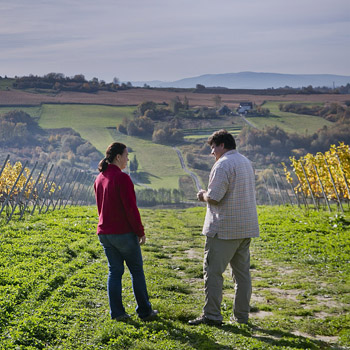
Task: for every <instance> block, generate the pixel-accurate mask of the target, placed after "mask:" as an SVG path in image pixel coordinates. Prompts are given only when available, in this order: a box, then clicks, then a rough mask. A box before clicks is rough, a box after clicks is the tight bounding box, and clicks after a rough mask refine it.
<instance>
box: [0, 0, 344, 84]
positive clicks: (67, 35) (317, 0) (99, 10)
mask: <svg viewBox="0 0 350 350" xmlns="http://www.w3.org/2000/svg"><path fill="white" fill-rule="evenodd" d="M349 62H350V0H0V76H4V75H7V76H9V77H13V76H15V75H17V76H23V75H29V74H34V75H44V74H47V73H50V72H56V73H63V74H65V75H66V76H73V75H75V74H84V75H85V77H86V78H87V79H91V78H93V77H97V78H99V79H103V80H105V81H106V82H110V81H112V79H113V77H118V78H119V79H120V80H121V81H137V80H164V81H171V80H178V79H182V78H186V77H193V76H197V75H202V74H214V73H236V72H241V71H254V72H273V73H292V74H293V73H305V74H321V73H325V74H326V73H327V74H340V75H350V63H349Z"/></svg>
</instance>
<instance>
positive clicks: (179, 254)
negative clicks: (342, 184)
mask: <svg viewBox="0 0 350 350" xmlns="http://www.w3.org/2000/svg"><path fill="white" fill-rule="evenodd" d="M258 212H259V221H260V228H261V237H260V238H258V239H254V240H253V242H252V259H251V273H252V278H253V297H252V303H251V305H252V311H251V319H250V321H249V324H248V325H239V324H230V323H229V322H228V321H229V317H230V315H231V313H232V305H233V295H234V288H233V283H232V281H230V278H229V271H227V272H225V283H224V295H223V303H222V312H223V316H224V321H225V324H224V326H222V327H211V326H207V325H201V326H198V327H191V326H189V325H188V324H187V321H188V320H189V319H191V318H193V317H196V316H198V315H199V314H200V313H201V309H202V305H203V302H204V295H203V281H202V277H203V275H202V256H203V247H204V237H203V236H201V235H200V232H201V227H202V224H203V219H204V214H205V208H203V207H198V208H192V209H187V210H142V211H141V215H142V219H143V222H144V225H145V229H146V234H147V236H148V240H147V242H146V245H144V246H143V248H142V250H143V256H144V269H145V274H146V280H147V284H148V290H149V294H150V299H151V302H152V305H153V307H154V308H155V309H158V310H159V311H160V316H159V318H158V320H157V321H155V322H152V323H144V322H142V321H140V320H139V319H138V318H137V316H136V315H135V311H134V308H135V301H134V298H133V293H132V287H131V281H130V277H129V274H128V273H127V272H126V273H125V275H124V277H123V299H124V302H125V306H126V311H127V312H128V313H130V314H131V315H132V318H131V320H130V321H129V322H126V323H123V322H119V323H116V322H114V321H111V320H110V319H109V314H108V299H107V291H106V279H107V262H106V258H105V256H104V253H103V250H102V248H101V246H100V245H99V243H98V239H97V237H96V235H95V230H96V223H97V214H96V208H95V207H89V208H78V207H74V208H68V209H65V210H57V211H55V212H48V213H47V214H46V215H42V216H39V215H35V216H33V217H31V218H27V219H26V220H25V221H24V222H11V223H10V224H9V225H6V226H2V227H1V232H2V233H1V235H0V246H1V254H0V264H1V270H0V281H1V283H0V306H1V308H0V348H1V349H4V350H5V349H6V350H12V349H13V350H15V349H32V350H34V349H76V350H87V349H91V350H95V349H118V350H120V349H134V350H164V349H174V350H213V349H214V350H228V349H245V350H253V349H254V350H260V349H265V350H270V349H272V350H274V349H286V350H287V349H288V350H292V349H294V350H297V349H313V350H316V349H338V350H341V349H344V350H345V349H348V348H349V346H350V337H349V334H350V317H349V311H350V306H349V305H350V269H349V263H348V262H349V258H350V250H349V249H350V235H349V233H350V214H349V213H346V214H345V215H337V214H336V213H335V212H333V213H331V214H329V213H325V212H305V211H303V210H300V209H298V208H295V207H260V208H259V210H258Z"/></svg>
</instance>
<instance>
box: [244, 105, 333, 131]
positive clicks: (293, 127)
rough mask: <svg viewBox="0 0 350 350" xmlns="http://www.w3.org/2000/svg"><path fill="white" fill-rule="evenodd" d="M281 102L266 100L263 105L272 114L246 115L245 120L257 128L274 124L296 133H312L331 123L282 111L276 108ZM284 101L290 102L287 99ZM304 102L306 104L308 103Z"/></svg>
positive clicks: (310, 116) (322, 119) (318, 118)
mask: <svg viewBox="0 0 350 350" xmlns="http://www.w3.org/2000/svg"><path fill="white" fill-rule="evenodd" d="M281 103H283V102H280V101H279V102H275V101H267V102H265V103H264V105H263V107H264V108H268V109H269V110H270V113H271V114H272V116H269V117H247V120H248V121H249V122H251V123H252V124H253V125H254V126H256V127H257V128H259V129H263V128H264V127H267V126H269V127H272V126H275V125H276V126H278V127H279V128H281V129H283V130H285V131H286V132H288V133H298V134H313V133H314V132H316V131H317V130H319V129H321V128H322V127H323V126H324V125H326V126H330V125H332V123H331V122H329V121H327V120H326V119H324V118H321V117H315V116H312V115H302V114H295V113H288V112H282V111H280V110H279V108H278V106H279V105H280V104H281ZM285 103H291V102H290V101H289V102H285ZM304 104H306V105H308V103H304ZM309 105H310V106H311V105H315V103H309Z"/></svg>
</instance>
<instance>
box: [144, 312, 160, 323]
mask: <svg viewBox="0 0 350 350" xmlns="http://www.w3.org/2000/svg"><path fill="white" fill-rule="evenodd" d="M157 315H158V310H152V311H151V313H150V314H149V315H148V316H146V317H143V318H141V320H142V321H145V322H149V321H154V320H155V319H156V318H157Z"/></svg>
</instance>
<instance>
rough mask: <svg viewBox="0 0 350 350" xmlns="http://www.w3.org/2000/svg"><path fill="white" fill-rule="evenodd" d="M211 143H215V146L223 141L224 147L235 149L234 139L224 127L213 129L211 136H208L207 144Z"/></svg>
mask: <svg viewBox="0 0 350 350" xmlns="http://www.w3.org/2000/svg"><path fill="white" fill-rule="evenodd" d="M213 143H215V145H216V146H219V145H221V144H222V143H223V144H224V147H225V148H226V149H236V141H235V139H234V138H233V136H232V135H231V134H230V133H229V132H228V131H227V130H224V129H221V130H219V131H215V132H214V133H213V134H212V135H211V136H209V138H208V144H209V145H210V146H212V145H213Z"/></svg>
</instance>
